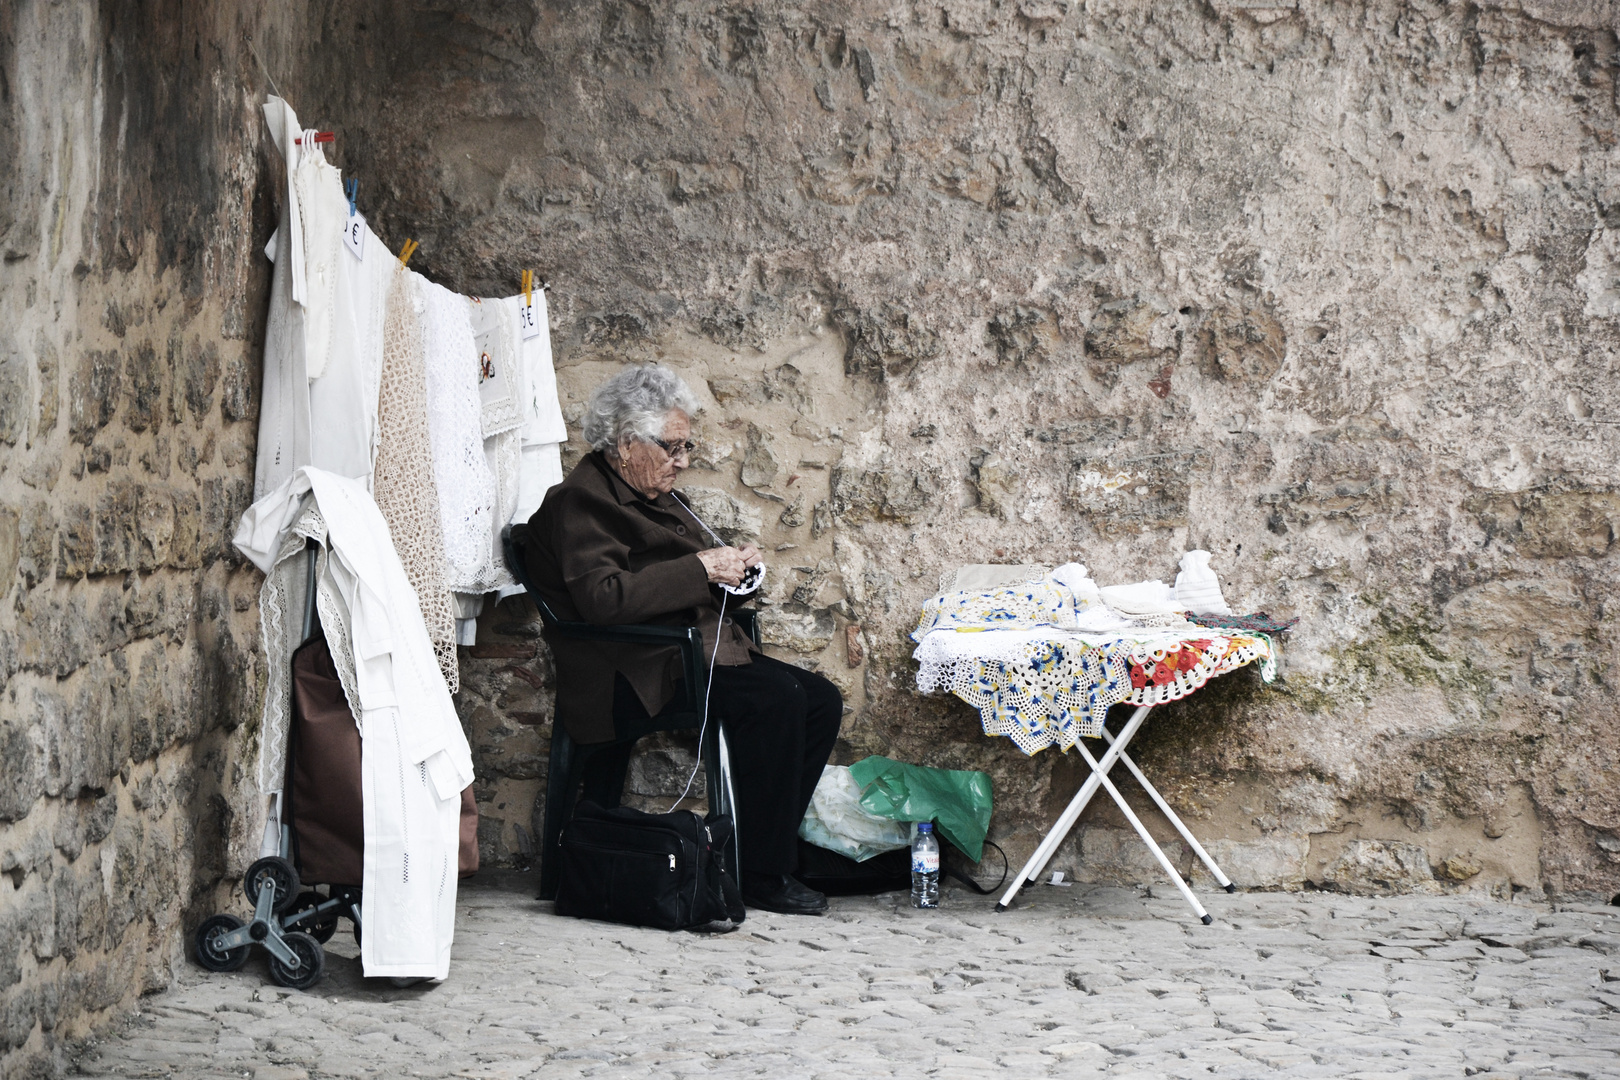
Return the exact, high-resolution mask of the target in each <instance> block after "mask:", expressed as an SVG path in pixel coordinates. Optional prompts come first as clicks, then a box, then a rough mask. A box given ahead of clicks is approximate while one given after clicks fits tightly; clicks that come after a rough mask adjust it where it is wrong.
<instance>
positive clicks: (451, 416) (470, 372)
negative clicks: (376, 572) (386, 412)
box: [417, 276, 496, 593]
mask: <svg viewBox="0 0 1620 1080" xmlns="http://www.w3.org/2000/svg"><path fill="white" fill-rule="evenodd" d="M417 287H418V288H419V289H421V291H422V297H423V299H424V300H425V301H426V304H427V310H426V312H425V313H424V317H423V320H422V331H423V335H422V336H423V342H424V345H425V364H426V369H427V410H428V433H429V435H430V436H431V439H432V443H433V476H434V479H435V480H436V481H437V483H438V488H439V521H440V526H441V529H442V530H443V533H444V554H445V574H444V583H445V586H446V587H447V588H448V589H450V590H451V591H452V592H464V593H479V592H483V591H485V589H487V588H491V587H493V583H492V582H491V570H492V568H491V566H490V559H491V556H492V552H493V551H494V546H493V539H492V535H491V529H492V526H493V523H494V520H495V518H494V514H495V511H496V491H495V473H494V471H493V470H492V469H491V468H490V463H489V460H488V458H487V457H486V456H485V454H484V435H483V430H482V423H483V421H482V415H481V413H482V403H481V402H480V401H479V397H478V349H477V347H476V345H475V344H474V341H473V326H472V318H471V310H470V309H471V307H472V305H471V304H470V303H469V302H468V300H467V298H466V297H465V296H461V295H459V294H457V293H453V292H451V291H450V290H449V289H446V288H444V287H443V286H441V285H436V284H434V283H433V282H431V281H428V280H427V279H426V278H422V277H420V276H417Z"/></svg>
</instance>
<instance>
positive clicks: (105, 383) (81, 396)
mask: <svg viewBox="0 0 1620 1080" xmlns="http://www.w3.org/2000/svg"><path fill="white" fill-rule="evenodd" d="M123 379H124V376H123V358H122V357H121V356H120V355H119V353H118V351H117V350H116V349H92V350H90V351H88V352H86V353H85V354H84V357H83V358H82V359H81V360H80V361H79V367H78V369H77V370H76V371H75V372H74V373H73V377H72V378H71V379H70V380H68V424H69V430H70V431H71V432H72V435H73V441H74V442H77V443H82V444H83V445H85V446H89V445H90V442H91V440H93V439H94V438H95V437H96V432H98V431H100V430H101V429H102V428H104V427H106V426H107V424H108V423H109V422H111V420H112V418H113V414H114V413H115V412H116V411H117V409H118V399H119V397H120V395H121V392H122V390H123Z"/></svg>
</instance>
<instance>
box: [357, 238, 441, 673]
mask: <svg viewBox="0 0 1620 1080" xmlns="http://www.w3.org/2000/svg"><path fill="white" fill-rule="evenodd" d="M421 310H422V301H421V296H420V293H419V291H418V289H417V286H416V282H415V281H414V279H413V276H412V275H411V274H410V273H409V272H408V271H405V270H404V269H399V270H396V271H395V273H394V281H393V283H392V285H391V286H390V287H389V291H388V308H387V313H386V315H385V316H384V323H383V368H382V383H381V387H380V390H379V392H378V401H377V431H378V447H377V469H376V472H375V474H374V479H373V489H372V490H373V492H374V493H375V497H376V500H377V508H378V509H379V510H381V511H382V516H383V520H385V521H387V522H388V532H389V535H390V536H391V537H392V538H393V541H394V550H395V551H396V552H398V553H399V561H400V562H401V563H402V564H403V565H404V567H405V576H406V577H407V578H408V579H409V580H410V583H411V587H412V588H413V589H415V590H416V599H417V603H418V604H420V605H421V608H422V621H423V622H424V623H426V624H427V632H428V639H429V640H430V641H432V642H433V651H434V653H435V654H436V655H437V657H438V660H439V668H440V670H441V671H443V672H444V678H445V682H447V683H448V684H449V685H450V692H451V693H455V692H456V691H457V690H459V689H460V688H461V679H460V674H459V672H458V670H457V667H456V622H455V615H454V612H453V611H452V610H451V607H450V590H449V589H448V588H446V587H445V580H444V565H445V555H444V533H443V530H442V527H441V525H440V514H439V497H438V491H437V487H436V485H435V482H434V476H433V441H432V438H431V436H430V435H429V431H428V411H427V378H426V373H425V372H424V370H423V345H422V325H421V318H420V312H421Z"/></svg>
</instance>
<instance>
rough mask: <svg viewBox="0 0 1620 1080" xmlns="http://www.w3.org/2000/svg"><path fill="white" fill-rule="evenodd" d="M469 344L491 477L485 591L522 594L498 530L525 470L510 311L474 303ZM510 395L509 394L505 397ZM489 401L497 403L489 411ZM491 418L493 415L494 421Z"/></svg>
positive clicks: (511, 510) (512, 511) (495, 303)
mask: <svg viewBox="0 0 1620 1080" xmlns="http://www.w3.org/2000/svg"><path fill="white" fill-rule="evenodd" d="M472 327H473V346H474V348H476V349H477V350H478V365H479V377H480V378H481V379H482V380H483V381H482V382H481V383H480V384H479V385H480V391H481V395H482V396H481V401H482V402H483V405H484V412H483V417H484V422H485V427H484V459H485V461H487V462H488V464H489V470H490V473H491V474H492V475H493V476H494V478H495V504H494V505H495V510H494V515H493V516H494V524H493V525H492V527H491V536H490V561H489V566H490V576H489V581H488V584H487V586H486V588H487V589H489V590H498V591H501V592H502V594H503V595H505V594H506V591H507V590H511V591H512V592H521V591H522V589H521V588H520V587H519V586H518V585H517V584H516V581H515V579H514V578H513V577H512V575H511V574H510V573H509V572H508V571H507V569H506V554H505V551H504V548H503V546H502V542H501V529H502V528H503V527H504V526H506V525H507V524H509V523H510V522H511V521H512V519H513V517H514V516H515V515H516V513H517V505H518V485H519V483H520V482H521V479H522V476H521V473H522V471H523V431H522V427H523V415H522V412H521V411H520V409H519V405H520V402H521V399H520V398H519V397H518V396H517V392H516V390H515V389H513V388H514V387H516V386H517V385H519V383H520V380H519V377H518V367H517V356H518V353H517V342H516V340H515V337H514V331H513V326H512V320H511V315H510V313H509V312H508V311H507V309H506V305H505V304H504V303H503V302H501V301H500V300H474V301H473V302H472ZM508 394H511V395H512V396H511V397H510V398H508V397H507V395H508ZM491 402H495V403H497V404H499V406H500V408H499V409H498V410H495V411H492V408H491ZM492 418H493V419H492Z"/></svg>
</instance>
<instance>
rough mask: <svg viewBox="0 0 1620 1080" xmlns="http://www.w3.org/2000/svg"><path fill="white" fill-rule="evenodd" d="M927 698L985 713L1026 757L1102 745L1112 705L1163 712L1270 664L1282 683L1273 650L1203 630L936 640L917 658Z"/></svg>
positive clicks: (1013, 633) (943, 635)
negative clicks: (1222, 679) (1223, 679)
mask: <svg viewBox="0 0 1620 1080" xmlns="http://www.w3.org/2000/svg"><path fill="white" fill-rule="evenodd" d="M912 655H913V657H914V658H915V659H916V661H917V665H918V667H917V689H919V690H922V691H924V692H929V691H933V690H949V691H950V692H951V693H953V694H955V695H956V696H957V697H959V698H961V699H962V700H963V701H966V702H967V703H968V704H969V705H972V706H973V707H974V708H975V709H977V710H978V711H979V719H980V721H981V723H982V724H983V727H984V733H985V734H986V735H1005V736H1007V737H1008V738H1010V739H1012V741H1013V742H1014V744H1016V745H1017V747H1018V748H1019V749H1020V750H1022V751H1023V752H1024V753H1026V754H1033V753H1035V752H1036V751H1038V750H1044V749H1045V748H1047V747H1049V746H1056V747H1058V748H1060V749H1062V750H1065V751H1066V750H1068V749H1069V747H1071V746H1073V745H1074V744H1075V741H1076V740H1078V739H1092V738H1097V737H1098V736H1100V735H1101V734H1102V722H1103V719H1104V717H1105V716H1106V715H1107V712H1108V708H1109V706H1111V705H1115V704H1118V703H1120V702H1125V703H1128V704H1132V705H1160V704H1163V703H1164V702H1167V701H1174V700H1176V699H1177V698H1182V697H1185V696H1187V695H1188V694H1190V693H1192V692H1193V691H1194V690H1196V689H1198V688H1199V687H1200V686H1203V685H1204V683H1206V682H1208V681H1209V680H1210V679H1212V678H1213V677H1215V676H1216V675H1224V674H1226V673H1227V672H1229V671H1235V670H1237V669H1238V668H1240V667H1243V666H1244V665H1245V664H1251V663H1254V662H1255V661H1257V660H1258V661H1259V662H1260V665H1261V667H1260V674H1261V677H1262V678H1263V679H1265V681H1267V682H1270V681H1271V680H1272V679H1273V678H1275V677H1276V662H1275V659H1274V653H1273V649H1272V644H1271V640H1270V639H1269V638H1267V637H1266V636H1265V635H1263V634H1253V635H1248V634H1245V635H1228V634H1219V633H1216V632H1212V631H1209V630H1203V629H1193V630H1191V631H1185V632H1182V631H1178V632H1174V633H1169V634H1163V633H1161V634H1153V633H1151V632H1150V633H1146V634H1141V635H1135V636H1131V637H1119V636H1112V635H1091V634H1078V633H1065V632H1062V631H1058V630H1053V629H1050V628H1040V629H1031V630H990V631H986V632H984V633H977V634H964V633H960V632H958V631H955V630H935V631H932V632H930V633H928V634H926V635H925V636H924V637H923V639H922V644H920V645H919V646H918V647H917V649H916V651H915V652H914V653H913V654H912Z"/></svg>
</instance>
